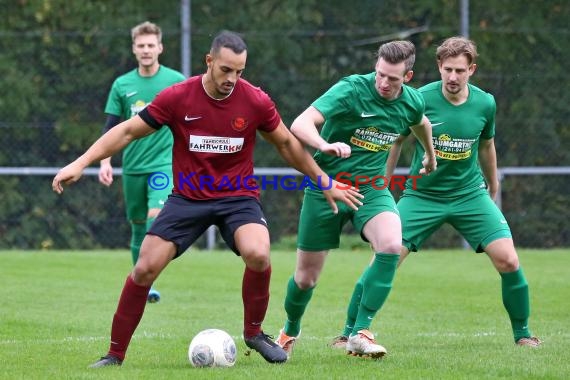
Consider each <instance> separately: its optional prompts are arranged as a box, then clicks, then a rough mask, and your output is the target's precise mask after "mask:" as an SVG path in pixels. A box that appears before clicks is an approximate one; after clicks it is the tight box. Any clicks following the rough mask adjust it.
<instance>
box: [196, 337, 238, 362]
mask: <svg viewBox="0 0 570 380" xmlns="http://www.w3.org/2000/svg"><path fill="white" fill-rule="evenodd" d="M236 356H237V349H236V344H235V342H234V340H233V339H232V337H231V336H230V335H229V334H228V333H227V332H225V331H223V330H218V329H208V330H203V331H200V332H199V333H198V334H197V335H196V336H195V337H194V338H193V339H192V342H190V347H188V359H190V363H192V365H193V366H194V367H231V366H233V365H234V364H235V362H236Z"/></svg>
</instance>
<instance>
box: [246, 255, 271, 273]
mask: <svg viewBox="0 0 570 380" xmlns="http://www.w3.org/2000/svg"><path fill="white" fill-rule="evenodd" d="M242 258H243V261H244V262H245V264H246V266H247V267H248V268H249V269H251V270H254V271H257V272H261V271H264V270H266V269H267V268H268V267H269V265H270V264H271V261H270V259H269V251H262V250H253V251H248V252H242Z"/></svg>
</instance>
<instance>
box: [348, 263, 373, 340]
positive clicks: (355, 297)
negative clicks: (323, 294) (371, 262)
mask: <svg viewBox="0 0 570 380" xmlns="http://www.w3.org/2000/svg"><path fill="white" fill-rule="evenodd" d="M367 271H368V267H366V269H365V270H364V272H362V274H361V275H360V278H359V279H358V281H356V285H354V290H353V291H352V296H351V297H350V303H349V304H348V310H347V311H346V322H345V323H344V331H343V332H342V335H344V336H350V334H352V329H353V327H354V323H355V322H356V316H357V315H358V307H359V306H360V300H361V299H362V287H363V284H364V278H365V276H366V273H367Z"/></svg>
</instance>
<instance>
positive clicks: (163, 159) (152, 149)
mask: <svg viewBox="0 0 570 380" xmlns="http://www.w3.org/2000/svg"><path fill="white" fill-rule="evenodd" d="M184 79H185V77H184V75H183V74H182V73H180V72H178V71H175V70H172V69H170V68H168V67H166V66H163V65H161V66H160V68H159V70H158V71H157V73H156V74H155V75H153V76H151V77H143V76H141V75H140V74H139V72H138V69H134V70H132V71H129V72H128V73H126V74H124V75H121V76H120V77H118V78H117V79H116V80H115V81H114V82H113V86H112V87H111V91H110V93H109V97H108V99H107V105H106V106H105V113H107V114H111V115H115V116H119V117H121V118H123V119H125V120H126V119H129V118H131V117H133V116H135V115H136V114H138V113H139V112H140V111H141V110H142V109H143V108H145V107H146V106H148V105H149V104H150V102H151V101H152V100H153V99H154V98H155V97H156V95H157V94H158V93H159V92H160V91H162V90H163V89H165V88H166V87H168V86H171V85H173V84H175V83H178V82H181V81H183V80H184ZM172 144H173V138H172V133H171V132H170V129H169V128H161V129H159V130H158V131H157V132H155V133H153V134H151V135H149V136H147V137H144V138H142V139H138V140H135V141H133V142H131V143H130V144H129V145H127V146H126V147H125V149H124V150H123V172H124V173H125V174H144V173H152V172H155V171H166V170H170V168H171V166H172Z"/></svg>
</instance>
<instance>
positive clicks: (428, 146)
mask: <svg viewBox="0 0 570 380" xmlns="http://www.w3.org/2000/svg"><path fill="white" fill-rule="evenodd" d="M410 129H411V130H412V133H413V134H414V136H416V138H417V139H418V141H419V143H420V144H422V147H423V148H424V151H425V154H424V159H423V160H422V164H423V168H422V169H420V174H427V175H429V174H430V173H431V172H433V171H434V170H435V169H437V161H436V158H435V151H434V149H433V141H432V134H431V130H432V128H431V123H430V121H429V119H428V118H427V117H426V116H425V115H424V116H423V118H422V121H421V123H420V124H418V125H414V126H412V127H410Z"/></svg>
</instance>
